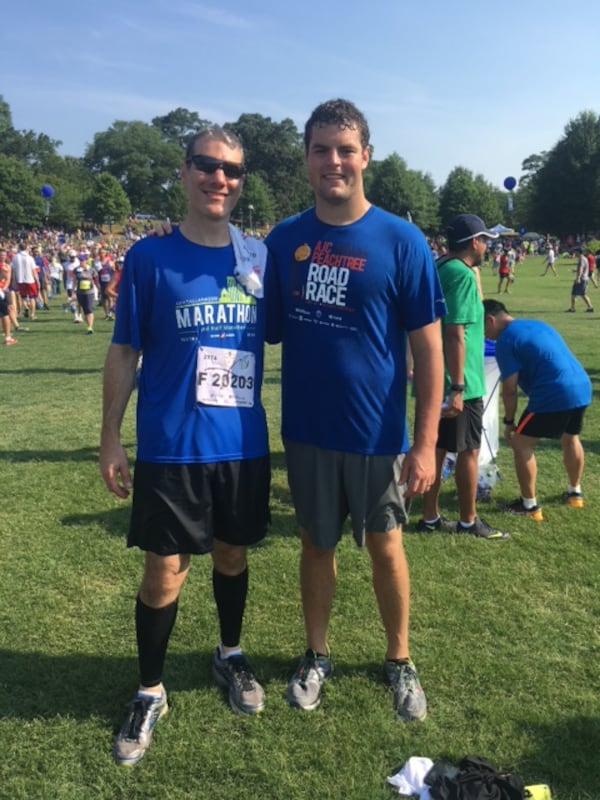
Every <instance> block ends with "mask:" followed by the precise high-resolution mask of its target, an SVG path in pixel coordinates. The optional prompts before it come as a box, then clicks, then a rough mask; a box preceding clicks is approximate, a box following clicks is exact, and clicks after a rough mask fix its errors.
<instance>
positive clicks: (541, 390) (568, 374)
mask: <svg viewBox="0 0 600 800" xmlns="http://www.w3.org/2000/svg"><path fill="white" fill-rule="evenodd" d="M496 361H497V362H498V367H499V369H500V376H501V378H502V380H504V379H505V378H508V377H510V376H511V375H514V374H515V372H518V373H519V381H518V382H519V387H520V388H521V390H522V391H523V392H524V393H525V394H526V395H527V397H528V401H527V408H528V410H529V411H533V412H537V413H546V412H551V411H568V410H569V409H571V408H579V407H581V406H587V405H589V404H590V402H591V400H592V385H591V382H590V379H589V377H588V374H587V372H586V371H585V369H584V368H583V367H582V365H581V364H580V363H579V361H578V360H577V359H576V358H575V356H574V355H573V353H572V352H571V351H570V350H569V348H568V347H567V345H566V343H565V341H564V339H563V338H562V336H561V335H560V334H559V333H558V331H556V330H555V329H554V328H553V327H552V326H551V325H548V324H547V323H546V322H541V321H540V320H533V319H515V320H513V321H512V322H510V323H509V324H508V325H507V326H506V327H505V328H504V330H503V331H502V333H501V334H500V335H499V336H498V338H497V340H496Z"/></svg>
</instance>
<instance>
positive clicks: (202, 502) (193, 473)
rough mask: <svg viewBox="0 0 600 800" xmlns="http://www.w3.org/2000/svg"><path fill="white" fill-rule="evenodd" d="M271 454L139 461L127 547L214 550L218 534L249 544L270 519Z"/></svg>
mask: <svg viewBox="0 0 600 800" xmlns="http://www.w3.org/2000/svg"><path fill="white" fill-rule="evenodd" d="M270 481H271V468H270V459H269V456H262V457H261V458H252V459H247V460H244V461H218V462H215V463H212V464H154V463H151V462H147V461H138V462H137V463H136V465H135V471H134V473H133V503H132V508H131V520H130V524H129V534H128V537H127V546H128V547H139V548H140V549H141V550H149V551H150V552H152V553H156V554H157V555H159V556H170V555H175V554H176V553H186V554H190V553H191V554H196V555H201V554H203V553H209V552H210V551H211V550H212V549H213V539H218V540H219V541H221V542H225V543H226V544H230V545H234V546H249V545H252V544H256V543H257V542H259V541H260V540H261V539H263V538H264V537H265V535H266V533H267V528H268V526H269V522H270V515H269V489H270Z"/></svg>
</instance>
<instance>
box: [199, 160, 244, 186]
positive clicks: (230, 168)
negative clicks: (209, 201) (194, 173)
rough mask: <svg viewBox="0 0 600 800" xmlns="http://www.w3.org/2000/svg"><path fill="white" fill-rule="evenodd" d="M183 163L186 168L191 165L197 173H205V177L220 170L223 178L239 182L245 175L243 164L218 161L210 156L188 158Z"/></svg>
mask: <svg viewBox="0 0 600 800" xmlns="http://www.w3.org/2000/svg"><path fill="white" fill-rule="evenodd" d="M185 163H186V164H187V165H188V166H189V165H190V164H193V165H194V167H195V168H196V169H197V170H198V171H199V172H206V174H207V175H212V174H213V173H214V172H216V171H217V170H218V169H222V170H223V172H224V173H225V177H226V178H230V179H231V180H234V179H237V180H239V179H240V178H243V177H244V175H245V173H246V167H244V165H243V164H234V163H233V162H232V161H219V159H218V158H211V157H210V156H203V155H196V156H190V157H189V158H188V159H186V162H185Z"/></svg>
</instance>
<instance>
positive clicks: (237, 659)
mask: <svg viewBox="0 0 600 800" xmlns="http://www.w3.org/2000/svg"><path fill="white" fill-rule="evenodd" d="M243 159H244V154H243V150H242V147H241V144H240V142H239V140H238V139H237V138H236V137H235V136H234V135H233V134H232V133H230V132H228V131H226V130H224V129H222V128H219V127H217V126H213V127H210V128H207V129H205V130H204V131H201V132H200V133H199V134H197V135H196V136H194V137H193V138H192V139H191V140H190V142H189V144H188V147H187V151H186V155H185V160H184V163H183V164H182V166H181V182H182V185H183V188H184V191H185V194H186V197H187V212H186V215H185V218H184V220H183V222H182V223H181V225H180V226H179V227H178V228H177V229H175V230H174V231H173V234H172V235H171V236H168V237H164V238H157V237H148V238H146V239H143V240H141V241H139V242H138V243H136V244H135V245H134V246H133V247H132V248H131V249H130V250H129V251H128V253H127V257H126V260H125V265H124V269H123V275H122V279H121V282H120V286H119V297H118V305H117V316H116V323H115V329H114V335H113V339H112V343H111V345H110V348H109V351H108V354H107V357H106V363H105V368H104V404H103V405H104V411H103V424H102V438H101V450H100V469H101V472H102V476H103V478H104V481H105V483H106V485H107V488H108V489H109V490H110V491H111V492H113V493H114V494H116V495H117V496H118V497H121V498H126V497H127V496H128V495H129V493H130V491H131V489H133V504H132V512H131V521H130V527H129V533H128V539H127V544H128V546H129V547H133V546H136V547H139V548H140V549H141V550H143V551H144V553H145V567H144V574H143V578H142V582H141V586H140V589H139V593H138V597H137V603H136V610H135V620H136V633H137V644H138V660H139V671H140V684H139V689H138V691H137V692H136V694H135V696H134V699H133V701H132V702H131V703H130V705H129V707H128V710H127V715H126V718H125V721H124V723H123V726H122V727H121V730H120V731H119V733H118V735H117V737H116V739H115V742H114V748H113V753H114V757H115V760H116V761H117V763H119V764H124V765H131V764H135V763H137V762H138V761H139V760H140V759H141V758H142V757H143V756H144V754H145V752H146V750H147V748H148V746H149V744H150V741H151V738H152V733H153V729H154V726H155V724H156V722H157V721H158V720H159V719H160V717H161V716H163V715H164V714H165V713H166V711H167V710H168V706H167V696H166V692H165V689H164V687H163V684H162V673H163V664H164V661H165V656H166V651H167V645H168V641H169V636H170V633H171V630H172V628H173V625H174V623H175V617H176V613H177V602H178V597H179V593H180V590H181V588H182V586H183V583H184V580H185V577H186V575H187V572H188V569H189V565H190V556H191V555H192V554H204V553H208V552H210V553H211V556H212V561H213V573H212V585H213V595H214V600H215V603H216V607H217V612H218V617H219V625H220V642H219V644H218V646H217V648H216V650H215V652H214V654H213V657H212V673H213V677H214V679H215V680H216V681H217V683H218V684H219V685H221V686H223V687H224V688H226V689H227V691H228V694H229V702H230V705H231V706H232V708H233V709H234V711H236V712H238V713H244V714H254V713H257V712H259V711H261V710H262V709H263V707H264V692H263V689H262V687H261V686H260V684H259V683H258V681H257V680H256V677H255V676H254V673H253V671H252V668H251V667H250V665H249V663H248V661H247V660H246V658H245V656H244V654H243V652H242V650H241V647H240V635H241V628H242V619H243V614H244V608H245V602H246V595H247V591H248V565H247V547H248V546H249V545H252V544H255V543H256V542H259V541H260V540H261V539H262V538H263V537H264V536H265V534H266V531H267V526H268V522H269V509H268V498H269V481H270V465H269V454H268V452H269V450H268V438H267V425H266V418H265V412H264V409H263V407H262V404H261V397H260V389H261V383H262V372H263V343H264V335H265V334H264V329H265V309H264V307H263V306H264V300H263V275H264V270H265V266H266V248H265V246H264V245H263V244H262V243H261V242H258V241H255V240H254V239H250V238H245V237H242V235H241V234H240V233H239V231H237V230H236V229H235V228H234V227H233V226H231V225H230V224H229V220H230V216H231V213H232V211H233V209H234V207H235V205H236V203H237V201H238V199H239V196H240V193H241V191H242V186H243V179H244V171H245V170H244V161H243ZM141 354H143V364H142V368H141V374H140V378H139V391H138V402H137V441H138V447H137V459H136V467H135V475H134V479H133V482H132V480H131V477H130V472H129V467H128V462H127V456H126V454H125V452H124V449H123V447H122V445H121V441H120V427H121V421H122V419H123V415H124V412H125V409H126V406H127V403H128V400H129V397H130V394H131V391H132V389H133V387H134V385H135V378H136V367H137V364H138V359H139V356H140V355H141Z"/></svg>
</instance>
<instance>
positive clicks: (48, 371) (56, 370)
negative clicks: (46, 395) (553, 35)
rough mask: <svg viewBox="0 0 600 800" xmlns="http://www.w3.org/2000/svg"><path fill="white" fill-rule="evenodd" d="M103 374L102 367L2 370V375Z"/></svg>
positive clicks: (0, 372)
mask: <svg viewBox="0 0 600 800" xmlns="http://www.w3.org/2000/svg"><path fill="white" fill-rule="evenodd" d="M100 372H102V366H99V367H96V368H94V369H85V368H80V369H74V368H72V367H54V368H52V369H47V368H45V367H44V368H42V367H19V368H18V369H17V368H16V369H0V375H96V374H98V373H100Z"/></svg>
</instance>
